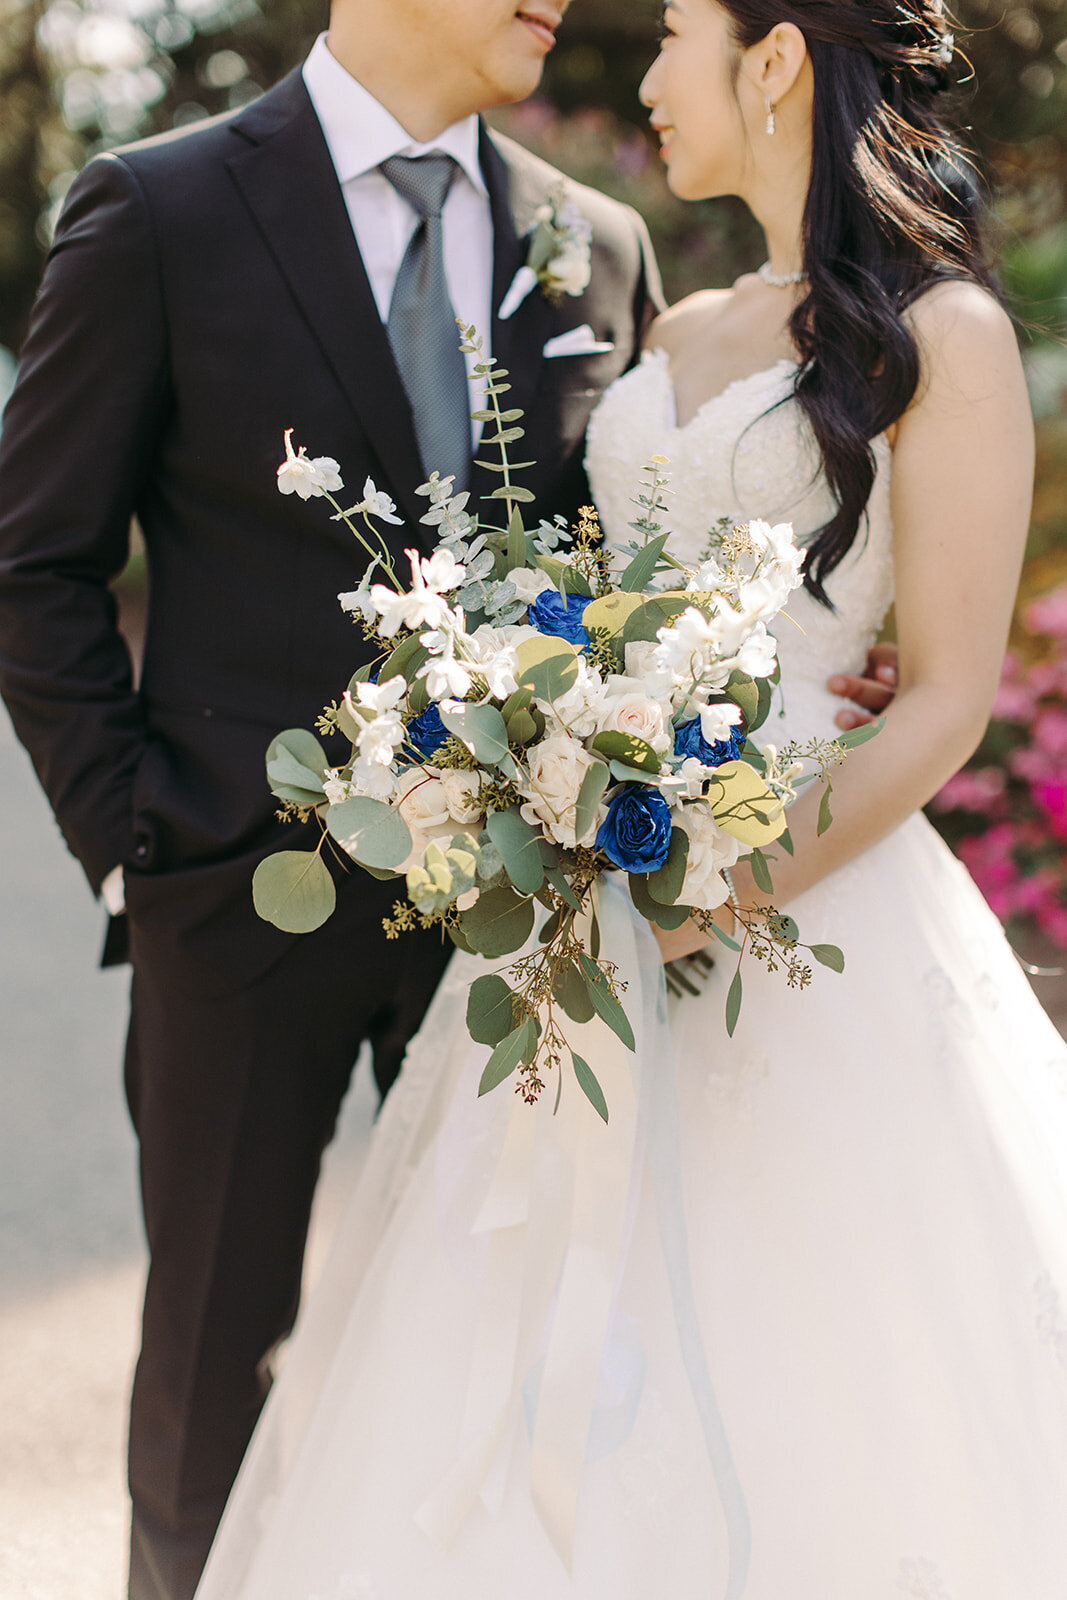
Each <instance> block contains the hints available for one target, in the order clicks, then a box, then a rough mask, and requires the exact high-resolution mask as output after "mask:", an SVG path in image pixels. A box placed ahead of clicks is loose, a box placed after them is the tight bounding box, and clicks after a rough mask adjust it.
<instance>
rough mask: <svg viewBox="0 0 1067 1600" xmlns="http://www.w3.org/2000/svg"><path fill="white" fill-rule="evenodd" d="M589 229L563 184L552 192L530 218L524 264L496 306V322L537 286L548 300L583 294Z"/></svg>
mask: <svg viewBox="0 0 1067 1600" xmlns="http://www.w3.org/2000/svg"><path fill="white" fill-rule="evenodd" d="M592 239H593V229H592V225H591V223H590V222H589V220H588V218H587V217H585V216H583V215H582V213H581V211H580V210H579V209H578V207H577V206H576V205H575V204H574V202H573V201H571V200H568V199H567V189H566V185H565V184H561V185H560V187H559V188H558V189H556V190H554V191H553V193H552V194H551V195H550V196H549V198H548V200H547V201H546V202H545V204H544V205H543V206H540V207H539V208H538V210H537V211H536V213H535V215H534V227H533V231H532V233H531V234H530V248H529V251H528V253H527V256H526V265H525V266H523V267H520V268H519V270H518V272H517V273H516V274H515V278H514V281H513V283H512V285H511V288H510V289H509V290H508V292H507V294H506V295H505V296H504V299H503V301H502V303H501V306H500V312H499V316H500V320H501V322H506V321H507V320H508V318H509V317H513V316H514V315H515V313H516V311H517V310H518V309H519V307H520V306H521V305H522V303H523V301H524V300H525V299H526V298H527V296H528V295H530V294H531V293H532V292H533V290H534V289H536V288H537V287H538V286H539V285H540V288H541V292H542V293H543V294H544V295H546V296H547V297H548V299H549V300H553V301H555V300H559V299H561V298H562V297H563V295H565V294H569V295H573V296H578V295H580V294H584V292H585V290H586V289H587V288H588V286H589V280H590V278H591V277H592V273H593V267H592V260H593V254H592Z"/></svg>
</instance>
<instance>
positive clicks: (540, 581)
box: [504, 567, 555, 606]
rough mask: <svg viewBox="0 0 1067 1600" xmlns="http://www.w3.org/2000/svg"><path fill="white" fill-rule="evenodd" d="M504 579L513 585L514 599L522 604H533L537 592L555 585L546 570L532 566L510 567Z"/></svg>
mask: <svg viewBox="0 0 1067 1600" xmlns="http://www.w3.org/2000/svg"><path fill="white" fill-rule="evenodd" d="M504 581H505V582H506V583H510V584H512V585H513V587H514V589H515V598H516V600H521V601H522V603H523V605H524V606H530V605H533V603H534V601H535V600H536V599H537V596H538V595H539V594H544V592H545V590H546V589H552V588H554V587H555V585H554V584H553V582H552V579H551V578H550V577H549V576H548V573H547V572H541V571H540V570H535V569H533V568H532V567H512V569H511V571H510V572H509V573H508V575H507V578H506V579H505V580H504Z"/></svg>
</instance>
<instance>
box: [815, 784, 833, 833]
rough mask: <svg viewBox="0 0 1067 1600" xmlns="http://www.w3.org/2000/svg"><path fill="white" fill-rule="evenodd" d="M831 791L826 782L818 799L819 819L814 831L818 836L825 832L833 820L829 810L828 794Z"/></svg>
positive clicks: (830, 793) (829, 794) (831, 792)
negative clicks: (820, 797)
mask: <svg viewBox="0 0 1067 1600" xmlns="http://www.w3.org/2000/svg"><path fill="white" fill-rule="evenodd" d="M833 792H834V791H833V788H832V786H831V785H830V784H829V783H828V784H827V785H826V787H825V788H824V789H823V792H822V799H821V800H820V801H819V820H818V822H817V823H816V826H815V832H816V834H817V835H818V836H819V837H821V836H822V835H823V834H824V833H825V832H826V830H827V828H828V827H829V826H830V825H831V823H832V822H833V820H834V814H833V812H832V811H831V810H830V796H831V795H832V794H833Z"/></svg>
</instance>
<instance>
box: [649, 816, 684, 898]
mask: <svg viewBox="0 0 1067 1600" xmlns="http://www.w3.org/2000/svg"><path fill="white" fill-rule="evenodd" d="M688 864H689V835H688V834H687V833H686V831H685V829H684V828H672V829H671V842H670V846H669V848H668V850H667V859H666V861H665V862H664V863H663V865H662V867H660V869H659V871H658V872H650V873H649V875H648V892H649V894H650V895H651V896H652V898H653V900H656V901H658V902H659V904H660V905H661V906H673V905H674V904H675V902H676V901H677V899H678V896H679V895H680V894H681V892H682V885H683V883H684V882H685V870H686V867H687V866H688Z"/></svg>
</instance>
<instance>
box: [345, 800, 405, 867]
mask: <svg viewBox="0 0 1067 1600" xmlns="http://www.w3.org/2000/svg"><path fill="white" fill-rule="evenodd" d="M326 826H327V828H328V829H329V830H330V833H331V834H332V835H333V837H334V838H335V839H336V840H337V843H338V844H339V845H340V846H341V849H342V850H343V851H344V852H345V854H346V855H349V856H351V857H352V859H353V860H354V861H358V862H359V863H360V865H361V866H367V867H386V868H388V867H399V865H400V863H401V862H402V861H404V860H406V858H407V857H408V856H409V855H410V854H411V834H410V833H409V831H408V826H407V823H406V822H405V821H404V819H403V817H402V816H401V815H400V812H399V811H398V810H397V809H396V807H395V806H390V805H386V804H385V802H384V801H383V800H372V799H371V798H370V797H369V796H368V795H357V796H356V797H355V798H354V799H352V800H342V801H341V803H340V805H336V806H331V807H330V809H329V811H328V812H327V813H326Z"/></svg>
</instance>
